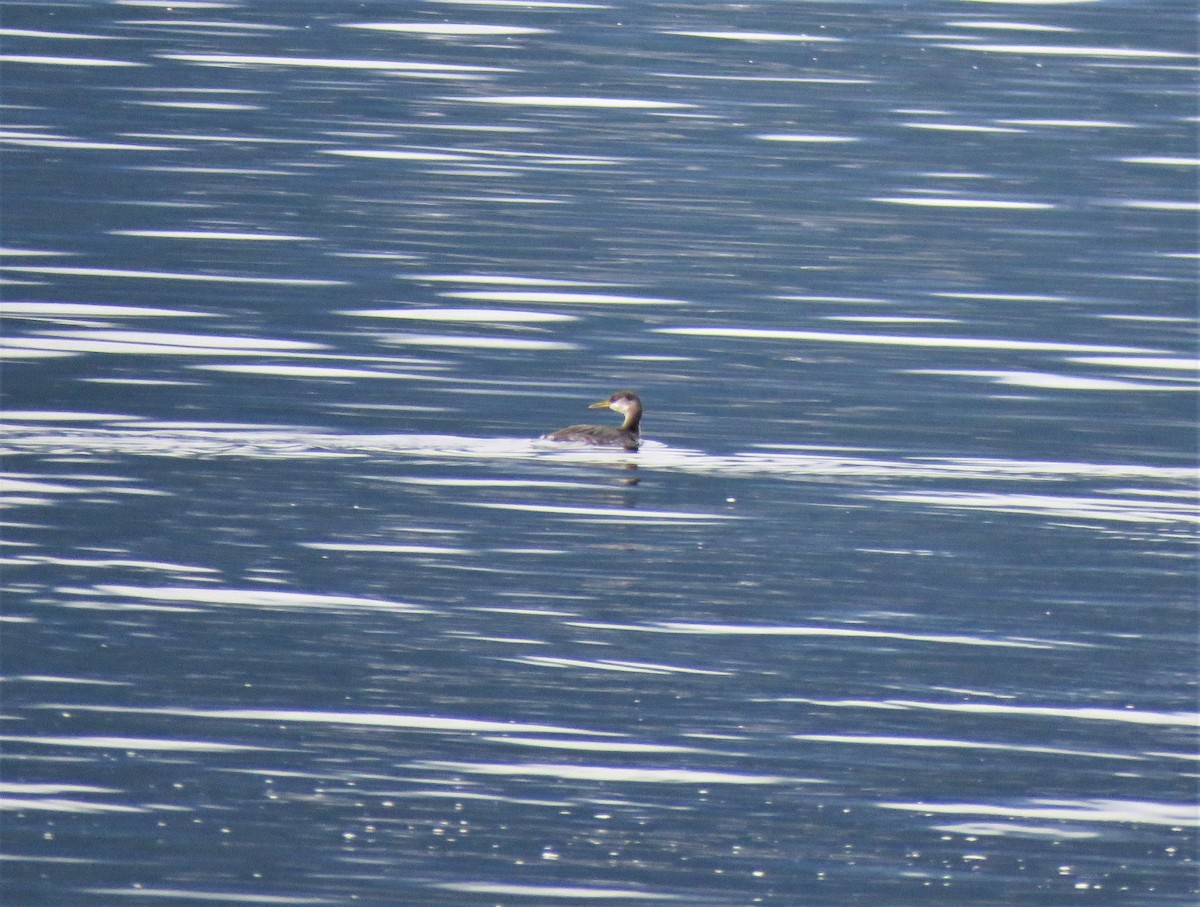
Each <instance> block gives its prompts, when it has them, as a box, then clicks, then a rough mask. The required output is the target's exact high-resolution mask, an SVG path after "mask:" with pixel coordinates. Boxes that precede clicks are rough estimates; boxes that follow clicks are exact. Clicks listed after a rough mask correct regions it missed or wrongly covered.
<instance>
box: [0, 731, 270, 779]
mask: <svg viewBox="0 0 1200 907" xmlns="http://www.w3.org/2000/svg"><path fill="white" fill-rule="evenodd" d="M0 742H5V743H36V744H40V745H42V746H75V747H84V748H87V749H105V750H129V751H140V750H146V751H154V752H167V753H249V752H266V751H267V750H268V749H269V748H268V747H262V746H244V745H241V744H233V743H210V742H208V741H205V740H175V739H172V740H155V739H152V738H147V737H102V736H96V737H14V736H9V735H5V736H0ZM4 787H5V785H2V784H0V792H3V789H4Z"/></svg>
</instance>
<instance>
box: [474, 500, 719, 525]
mask: <svg viewBox="0 0 1200 907" xmlns="http://www.w3.org/2000/svg"><path fill="white" fill-rule="evenodd" d="M463 505H464V506H466V507H484V508H487V509H490V510H518V511H525V512H528V513H551V514H559V515H566V516H597V517H604V518H609V519H614V518H619V519H622V520H638V521H643V520H644V521H663V520H675V521H684V522H692V521H696V520H703V521H709V520H740V519H742V517H739V516H733V515H731V514H721V513H701V512H694V513H690V512H683V511H678V510H638V509H635V508H631V507H566V506H556V505H551V504H490V503H483V502H474V501H469V502H463Z"/></svg>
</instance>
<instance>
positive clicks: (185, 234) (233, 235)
mask: <svg viewBox="0 0 1200 907" xmlns="http://www.w3.org/2000/svg"><path fill="white" fill-rule="evenodd" d="M108 234H109V235H110V236H139V237H146V238H149V239H214V240H231V241H242V242H297V241H312V240H315V239H316V237H314V236H297V235H295V234H292V233H245V232H235V231H231V230H225V231H222V230H109V231H108Z"/></svg>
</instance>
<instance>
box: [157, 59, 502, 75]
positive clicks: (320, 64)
mask: <svg viewBox="0 0 1200 907" xmlns="http://www.w3.org/2000/svg"><path fill="white" fill-rule="evenodd" d="M157 56H159V57H160V58H162V59H164V60H178V61H179V62H182V63H198V64H200V65H204V66H300V67H308V68H315V69H366V70H383V71H393V72H394V71H402V72H427V73H437V72H451V73H464V72H466V73H500V72H515V71H516V70H513V69H509V68H507V67H497V66H464V65H456V64H451V63H418V62H413V61H407V60H405V61H401V60H351V59H335V58H331V57H274V56H257V55H254V54H158V55H157Z"/></svg>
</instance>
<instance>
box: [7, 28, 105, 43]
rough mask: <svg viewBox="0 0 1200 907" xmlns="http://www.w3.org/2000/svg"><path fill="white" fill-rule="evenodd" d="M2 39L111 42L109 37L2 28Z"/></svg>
mask: <svg viewBox="0 0 1200 907" xmlns="http://www.w3.org/2000/svg"><path fill="white" fill-rule="evenodd" d="M0 38H45V39H48V40H55V41H111V40H112V38H111V37H110V36H108V35H81V34H77V33H72V32H61V31H36V30H34V29H27V28H0Z"/></svg>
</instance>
